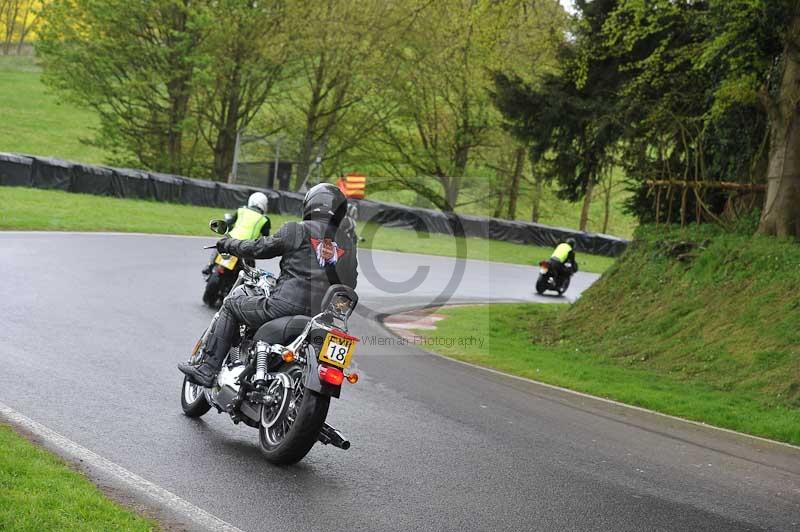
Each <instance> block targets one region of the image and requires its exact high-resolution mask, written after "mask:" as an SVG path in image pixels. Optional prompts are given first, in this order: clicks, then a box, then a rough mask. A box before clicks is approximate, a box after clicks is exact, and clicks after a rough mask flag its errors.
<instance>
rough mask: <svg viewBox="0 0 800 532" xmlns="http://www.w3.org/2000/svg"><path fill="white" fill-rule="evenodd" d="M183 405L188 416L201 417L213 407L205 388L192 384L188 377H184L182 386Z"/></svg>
mask: <svg viewBox="0 0 800 532" xmlns="http://www.w3.org/2000/svg"><path fill="white" fill-rule="evenodd" d="M181 407H182V408H183V413H184V414H185V415H186V416H187V417H200V416H202V415H203V414H205V413H206V412H208V411H209V410H210V409H211V405H210V404H208V401H207V400H206V395H205V393H203V388H202V387H201V386H198V385H196V384H192V383H191V382H189V380H188V378H186V377H184V378H183V386H181Z"/></svg>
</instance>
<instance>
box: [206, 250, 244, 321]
mask: <svg viewBox="0 0 800 532" xmlns="http://www.w3.org/2000/svg"><path fill="white" fill-rule="evenodd" d="M240 271H242V267H241V265H240V261H239V258H238V257H236V256H234V255H222V254H220V253H217V255H216V256H215V257H214V262H213V263H212V264H211V265H210V266H209V268H208V269H207V270H206V272H207V273H206V274H205V275H206V287H205V290H203V303H205V304H206V305H208V306H209V307H212V308H219V307H220V305H222V300H223V299H225V297H226V296H227V295H228V294H229V293H230V291H231V289H232V288H233V285H234V284H235V283H236V279H237V278H238V277H239V272H240Z"/></svg>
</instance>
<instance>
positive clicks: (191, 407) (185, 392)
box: [181, 329, 211, 417]
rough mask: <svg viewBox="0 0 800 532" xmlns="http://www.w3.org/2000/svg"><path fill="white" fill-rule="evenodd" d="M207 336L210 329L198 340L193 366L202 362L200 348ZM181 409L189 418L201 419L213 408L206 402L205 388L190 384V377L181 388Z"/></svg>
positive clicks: (193, 351)
mask: <svg viewBox="0 0 800 532" xmlns="http://www.w3.org/2000/svg"><path fill="white" fill-rule="evenodd" d="M207 334H208V329H206V330H205V332H203V335H202V336H201V337H200V339H199V340H197V343H196V344H195V346H194V349H193V350H192V356H191V357H190V358H189V360H190V361H191V362H192V363H193V364H197V363H199V362H200V356H201V354H202V350H201V349H200V347H201V346H202V345H203V342H204V341H205V338H206V335H207ZM181 407H183V413H184V414H186V415H187V416H189V417H200V416H202V415H203V414H205V413H206V412H208V411H209V409H210V408H211V405H210V404H208V401H207V400H206V394H205V393H203V387H202V386H200V385H198V384H195V383H193V382H190V381H189V379H188V377H184V378H183V386H182V387H181Z"/></svg>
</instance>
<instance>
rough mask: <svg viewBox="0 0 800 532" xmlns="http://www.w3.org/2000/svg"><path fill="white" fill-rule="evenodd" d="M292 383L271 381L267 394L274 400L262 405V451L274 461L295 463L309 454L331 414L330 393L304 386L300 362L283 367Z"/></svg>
mask: <svg viewBox="0 0 800 532" xmlns="http://www.w3.org/2000/svg"><path fill="white" fill-rule="evenodd" d="M281 372H282V373H285V374H286V375H287V376H288V377H289V382H290V383H291V386H290V387H289V388H286V387H284V385H283V384H281V381H279V380H274V381H271V382H270V385H269V387H268V388H267V396H268V397H272V401H271V402H270V403H268V404H265V405H263V406H262V407H261V424H260V427H259V431H258V432H259V440H260V444H261V452H263V453H264V456H265V457H266V459H267V460H268V461H270V462H272V463H273V464H294V463H296V462H299V461H300V460H302V459H303V457H304V456H305V455H306V454H308V451H310V450H311V447H313V446H314V443H316V441H317V438H318V437H319V431H320V429H321V428H322V425H323V423H325V418H326V417H327V415H328V406H329V405H330V397H328V396H327V395H320V394H318V393H316V392H314V391H312V390H306V389H305V387H304V386H303V370H302V368H301V367H300V366H298V365H294V364H293V365H288V366H284V368H283V369H282V370H281Z"/></svg>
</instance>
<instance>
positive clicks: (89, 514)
mask: <svg viewBox="0 0 800 532" xmlns="http://www.w3.org/2000/svg"><path fill="white" fill-rule="evenodd" d="M0 449H3V452H2V453H0V526H1V527H2V528H3V529H5V530H75V531H86V532H89V531H94V530H131V531H134V530H141V531H149V530H154V529H156V528H157V527H156V524H155V523H153V522H152V521H148V520H145V519H143V518H141V517H138V516H137V515H135V514H134V513H132V512H130V511H128V510H126V509H123V508H121V507H120V506H118V505H117V504H115V503H113V502H111V501H110V500H108V499H107V498H106V497H104V496H103V494H102V493H101V492H100V490H98V489H97V488H96V487H95V486H93V485H92V484H91V483H90V482H89V481H88V480H87V479H86V478H85V477H84V476H83V475H81V474H79V473H77V472H75V471H72V470H70V469H69V468H68V467H67V466H66V465H65V464H64V463H63V462H62V461H61V460H59V459H57V458H56V457H54V456H53V455H51V454H49V453H47V452H45V451H43V450H41V449H38V448H37V447H35V446H33V445H32V444H30V443H29V442H27V441H25V439H24V438H22V437H21V436H19V435H17V434H15V433H14V432H13V431H12V430H11V429H10V428H8V427H7V426H4V425H0Z"/></svg>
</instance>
